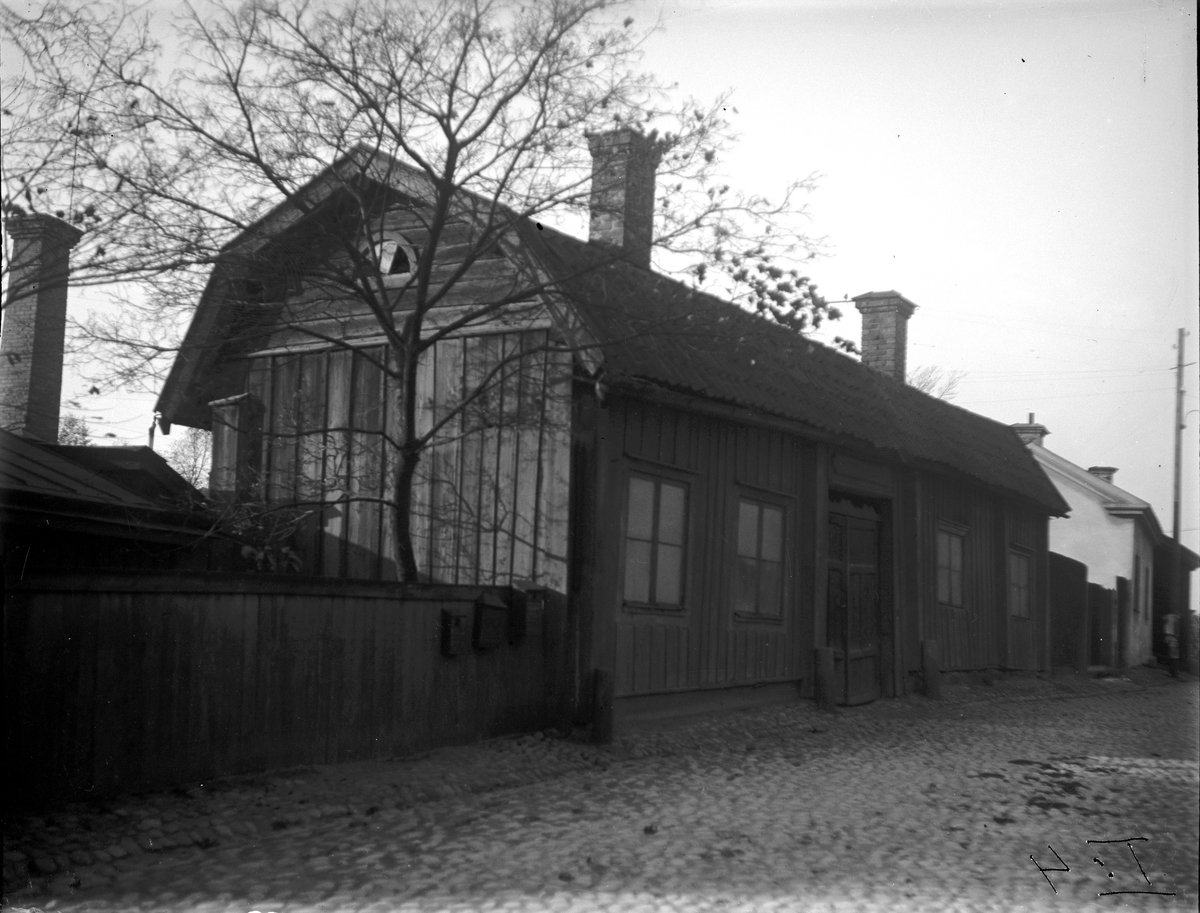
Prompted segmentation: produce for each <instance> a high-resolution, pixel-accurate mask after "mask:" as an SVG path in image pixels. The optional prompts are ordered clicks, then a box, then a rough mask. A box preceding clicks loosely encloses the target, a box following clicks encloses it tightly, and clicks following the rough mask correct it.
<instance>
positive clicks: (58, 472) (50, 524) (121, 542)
mask: <svg viewBox="0 0 1200 913" xmlns="http://www.w3.org/2000/svg"><path fill="white" fill-rule="evenodd" d="M196 495H197V492H196V491H195V489H193V488H192V486H191V485H189V484H188V483H187V482H186V481H184V480H183V478H182V477H180V476H179V475H178V474H177V473H176V472H175V470H173V469H172V468H171V467H170V466H169V465H167V462H166V461H165V460H164V459H163V458H162V457H160V456H159V455H158V454H157V453H155V452H154V451H152V450H151V449H150V448H149V447H66V446H61V445H57V444H43V443H41V442H38V441H33V440H29V439H27V438H22V437H18V436H17V435H14V434H12V433H10V432H8V431H4V430H0V555H2V556H3V564H4V573H5V575H6V576H9V577H10V579H13V580H17V579H20V578H22V577H26V576H30V575H33V574H39V573H40V574H46V573H51V574H53V573H56V572H60V571H68V570H84V569H87V570H106V571H114V570H118V569H131V568H175V569H183V568H187V569H192V570H205V569H206V562H207V559H206V555H205V552H204V550H203V549H199V548H197V546H198V545H200V544H202V543H203V542H204V540H205V538H206V535H207V534H208V533H209V532H210V524H209V523H207V522H206V521H205V519H204V518H203V516H202V515H200V514H198V513H196V512H193V511H189V510H188V509H187V508H188V504H189V500H190V499H191V498H193V497H195V496H196Z"/></svg>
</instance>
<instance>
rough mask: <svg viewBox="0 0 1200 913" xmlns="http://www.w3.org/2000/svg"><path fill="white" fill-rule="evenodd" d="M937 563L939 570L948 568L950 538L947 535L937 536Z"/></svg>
mask: <svg viewBox="0 0 1200 913" xmlns="http://www.w3.org/2000/svg"><path fill="white" fill-rule="evenodd" d="M937 563H938V567H939V568H943V567H949V566H950V536H949V534H948V533H938V534H937Z"/></svg>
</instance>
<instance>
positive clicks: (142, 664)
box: [4, 572, 572, 809]
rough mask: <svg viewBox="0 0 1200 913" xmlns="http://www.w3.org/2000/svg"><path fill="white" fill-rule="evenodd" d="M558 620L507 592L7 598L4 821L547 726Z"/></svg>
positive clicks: (231, 578)
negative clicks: (446, 637) (18, 812)
mask: <svg viewBox="0 0 1200 913" xmlns="http://www.w3.org/2000/svg"><path fill="white" fill-rule="evenodd" d="M484 593H487V594H489V595H491V596H493V597H497V598H496V599H493V600H492V601H493V602H499V601H500V600H507V603H508V607H507V608H502V607H500V606H497V607H496V608H491V609H488V610H486V613H487V615H488V619H489V620H491V621H492V622H493V624H492V625H491V627H490V628H489V626H488V624H487V623H486V622H485V625H484V627H483V629H482V633H481V636H482V637H483V638H484V640H485V641H486V640H487V638H488V637H491V638H493V645H492V646H491V647H490V648H487V649H485V648H481V646H479V645H477V644H476V643H474V642H473V637H472V632H473V630H474V623H475V618H476V615H477V614H479V615H483V614H484V611H478V612H477V609H476V601H477V599H478V598H479V597H480V596H481V595H482V594H484ZM522 605H524V608H523V609H522ZM566 615H567V611H566V602H565V599H564V598H563V597H561V596H559V595H558V594H555V593H547V594H546V597H545V599H544V600H538V599H528V600H526V599H525V598H524V594H522V593H520V592H519V591H515V590H508V589H504V588H489V589H486V590H485V589H483V588H480V587H459V586H453V587H451V586H437V587H430V586H426V587H408V588H406V587H402V586H400V585H397V584H387V583H376V582H359V581H355V582H346V581H331V580H328V579H317V578H296V577H280V578H273V577H266V576H263V575H222V576H210V575H204V574H191V575H188V574H178V573H171V574H162V575H156V574H153V573H145V572H143V573H139V574H137V575H105V576H99V575H94V574H79V575H71V576H60V577H56V578H52V579H51V578H45V579H33V580H26V581H21V582H10V584H9V586H8V589H7V592H6V595H5V603H4V714H5V723H4V726H5V732H4V748H5V751H4V754H5V758H6V761H5V767H6V769H7V774H6V776H5V783H6V790H5V807H6V809H18V808H28V807H38V806H45V805H48V804H53V803H56V802H61V801H65V800H70V799H79V798H85V797H87V798H95V797H101V796H108V795H114V794H117V793H121V792H126V791H134V790H140V789H147V788H158V787H163V786H169V785H173V784H180V783H189V782H194V781H198V780H203V779H207V778H212V777H218V776H223V775H228V774H236V773H244V772H250V771H256V770H265V769H271V768H282V767H290V766H295V765H303V764H318V763H322V764H328V763H336V762H340V761H352V760H365V759H372V758H386V757H394V756H398V755H404V754H408V753H412V752H415V751H419V750H423V749H425V748H428V747H431V746H435V745H444V744H453V743H463V742H470V741H474V740H477V739H480V738H484V737H489V736H495V735H501V734H505V733H510V732H519V731H530V730H536V729H541V728H545V727H548V726H551V725H559V724H561V723H563V722H565V721H567V720H569V718H570V715H571V712H572V708H571V707H570V706H569V704H568V702H569V697H568V695H570V694H571V693H572V688H571V687H570V681H571V674H572V673H571V671H570V669H569V667H568V663H567V656H568V655H569V652H570V651H569V650H568V649H567V643H566V632H567V618H566ZM444 616H448V617H449V618H450V619H452V620H453V619H457V622H456V623H455V624H456V625H457V628H456V630H457V632H458V637H457V640H456V641H455V646H456V647H457V649H458V652H457V655H453V656H448V655H446V654H445V649H444V647H443V627H444V620H443V619H444ZM497 620H499V621H500V624H499V625H498V626H497V625H496V624H495V622H496V621H497ZM452 623H453V622H452ZM489 631H490V634H489Z"/></svg>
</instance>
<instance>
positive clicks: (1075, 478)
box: [1012, 413, 1163, 666]
mask: <svg viewBox="0 0 1200 913" xmlns="http://www.w3.org/2000/svg"><path fill="white" fill-rule="evenodd" d="M1012 427H1013V429H1014V430H1015V431H1016V432H1017V434H1019V435H1020V436H1021V439H1022V440H1023V441H1024V442H1025V444H1026V445H1027V446H1028V447H1029V450H1030V452H1031V453H1032V454H1033V456H1034V458H1035V459H1036V460H1037V461H1038V463H1039V464H1040V465H1041V467H1042V469H1044V470H1045V471H1046V475H1047V476H1049V477H1050V481H1051V482H1053V483H1054V487H1055V488H1057V489H1058V493H1059V494H1060V495H1062V497H1063V500H1065V501H1066V502H1067V503H1068V504H1070V505H1071V513H1070V515H1069V516H1067V517H1055V518H1051V520H1050V551H1052V552H1057V553H1058V554H1060V555H1066V556H1067V557H1068V558H1074V559H1075V560H1076V561H1081V562H1083V563H1084V564H1086V565H1087V568H1088V582H1089V583H1098V584H1100V585H1101V586H1103V587H1106V588H1108V589H1112V590H1115V591H1116V593H1117V612H1116V614H1115V617H1114V619H1113V622H1114V628H1115V630H1114V631H1113V632H1112V634H1113V640H1114V641H1115V643H1113V645H1112V649H1113V650H1114V652H1113V653H1112V654H1111V655H1112V658H1113V660H1114V664H1115V665H1119V666H1134V665H1141V664H1142V663H1145V662H1148V661H1150V660H1151V659H1152V658H1153V634H1154V632H1153V607H1152V600H1153V593H1154V547H1155V545H1157V544H1159V543H1160V542H1162V541H1163V533H1162V528H1161V527H1160V526H1159V524H1158V518H1157V517H1155V515H1154V509H1153V508H1152V507H1151V506H1150V504H1149V503H1148V502H1146V501H1143V500H1142V499H1141V498H1139V497H1136V496H1135V495H1131V494H1130V493H1129V492H1127V491H1125V490H1124V489H1121V488H1118V487H1117V486H1116V485H1114V484H1113V476H1114V475H1115V474H1116V471H1117V470H1116V468H1115V467H1113V466H1091V467H1089V468H1087V469H1084V468H1083V467H1082V466H1077V465H1075V464H1074V463H1072V462H1071V461H1070V460H1068V459H1065V458H1064V457H1061V456H1059V455H1058V454H1057V453H1054V452H1053V451H1051V450H1048V449H1047V448H1046V447H1045V445H1044V443H1043V440H1044V438H1045V437H1046V435H1047V434H1049V433H1050V432H1049V431H1047V430H1046V426H1045V425H1039V424H1037V423H1035V422H1034V416H1033V414H1032V413H1031V414H1030V416H1029V422H1028V423H1026V424H1018V425H1013V426H1012Z"/></svg>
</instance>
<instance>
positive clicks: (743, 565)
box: [733, 557, 758, 614]
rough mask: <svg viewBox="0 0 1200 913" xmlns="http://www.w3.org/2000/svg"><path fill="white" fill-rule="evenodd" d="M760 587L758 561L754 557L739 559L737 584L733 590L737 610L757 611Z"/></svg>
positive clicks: (749, 612) (735, 609) (748, 612)
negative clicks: (756, 604)
mask: <svg viewBox="0 0 1200 913" xmlns="http://www.w3.org/2000/svg"><path fill="white" fill-rule="evenodd" d="M757 587H758V562H757V561H755V560H754V559H753V558H744V557H739V558H738V559H737V574H736V584H735V586H734V592H733V608H734V611H736V612H744V613H746V614H751V613H753V612H754V611H755V602H756V590H757Z"/></svg>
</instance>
